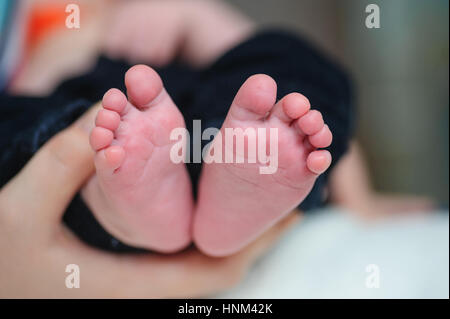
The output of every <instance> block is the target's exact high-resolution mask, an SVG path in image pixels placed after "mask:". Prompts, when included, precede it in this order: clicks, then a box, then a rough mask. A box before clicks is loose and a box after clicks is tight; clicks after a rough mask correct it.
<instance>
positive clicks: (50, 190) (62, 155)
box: [2, 108, 95, 224]
mask: <svg viewBox="0 0 450 319" xmlns="http://www.w3.org/2000/svg"><path fill="white" fill-rule="evenodd" d="M93 109H94V108H92V109H91V110H90V111H88V112H87V113H86V114H85V115H83V117H82V118H80V119H79V120H78V121H77V122H75V123H74V124H72V125H71V126H70V127H69V128H67V129H65V130H64V131H62V132H60V133H58V134H57V135H55V136H54V137H53V138H52V139H51V140H49V141H48V142H47V143H46V144H45V145H44V146H43V147H42V148H41V149H40V150H39V151H38V152H37V153H36V154H35V155H34V156H33V158H32V159H31V160H30V161H29V162H28V163H27V165H26V166H25V167H24V168H23V169H22V171H20V172H19V174H18V175H17V176H16V177H14V178H13V179H12V180H11V181H10V182H9V183H8V184H7V185H6V186H5V187H4V189H3V190H2V196H3V195H5V196H6V198H7V199H8V201H10V202H11V203H13V205H14V207H15V212H16V213H19V214H24V215H25V214H28V215H30V216H23V217H26V218H30V219H38V220H39V223H40V224H41V223H42V222H54V221H58V222H59V220H60V217H61V215H62V213H63V212H64V210H65V208H66V206H67V205H68V204H69V202H70V201H71V199H72V198H73V196H74V195H75V193H76V192H77V191H78V190H79V188H80V187H81V185H82V184H83V182H85V180H86V179H87V178H88V177H89V176H90V175H91V174H92V173H93V171H94V165H93V152H92V150H91V148H90V146H89V141H88V134H89V133H88V132H89V124H88V123H89V121H90V123H93V122H94V120H93V116H94V113H95V112H94V110H93Z"/></svg>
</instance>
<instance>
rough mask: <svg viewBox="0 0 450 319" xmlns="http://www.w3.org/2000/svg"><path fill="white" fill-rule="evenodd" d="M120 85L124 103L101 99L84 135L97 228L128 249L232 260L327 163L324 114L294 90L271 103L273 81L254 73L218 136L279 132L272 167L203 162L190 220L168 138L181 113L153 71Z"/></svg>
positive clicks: (116, 96) (118, 97) (182, 173)
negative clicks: (232, 131)
mask: <svg viewBox="0 0 450 319" xmlns="http://www.w3.org/2000/svg"><path fill="white" fill-rule="evenodd" d="M125 84H126V87H127V93H128V100H127V98H126V96H125V95H124V94H123V93H121V92H120V91H119V90H117V89H111V90H109V91H108V92H107V93H106V94H105V96H104V98H103V101H102V104H103V109H102V110H100V111H99V113H98V115H97V118H96V122H95V124H96V127H95V128H94V129H93V131H92V132H91V136H90V141H91V145H92V148H93V149H94V150H95V151H96V155H95V166H96V171H97V174H96V177H95V178H93V179H91V181H90V182H89V184H88V185H87V186H86V188H85V189H84V191H83V195H84V198H85V199H86V201H87V203H88V204H89V206H90V207H91V209H92V210H93V212H94V214H95V215H96V217H97V218H98V220H99V221H100V223H101V224H102V225H103V226H104V227H105V228H106V229H107V230H108V231H109V232H110V233H111V234H113V235H114V236H116V237H117V238H119V239H120V240H122V241H124V242H125V243H127V244H130V245H133V246H138V247H143V248H147V249H151V250H155V251H158V252H164V253H170V252H175V251H178V250H181V249H183V248H184V247H186V246H187V245H188V244H189V243H190V242H191V241H192V238H193V239H194V241H195V243H196V245H197V246H198V247H199V248H200V249H201V250H202V251H203V252H204V253H206V254H208V255H211V256H225V255H230V254H233V253H235V252H237V251H239V250H240V249H242V248H243V247H244V246H246V245H247V244H249V243H250V242H251V241H253V240H254V239H256V238H257V237H258V236H259V235H260V234H261V233H262V232H264V231H265V230H266V229H268V228H269V227H270V226H272V225H273V224H275V223H276V222H277V221H278V220H279V219H281V218H282V217H284V216H285V215H286V214H287V213H289V212H290V211H291V210H292V209H294V208H295V207H296V206H297V205H298V204H299V203H300V202H301V201H302V200H303V199H304V198H305V197H306V195H307V194H308V193H309V192H310V190H311V188H312V186H313V184H314V181H315V179H316V178H317V176H318V175H319V174H321V173H323V172H324V171H325V170H326V169H327V168H328V167H329V165H330V163H331V156H330V154H329V152H328V151H324V150H317V148H323V147H327V146H329V145H330V144H331V141H332V134H331V132H330V130H329V128H328V126H326V125H325V124H324V122H323V119H322V115H321V114H320V113H319V112H318V111H315V110H310V105H309V102H308V100H307V99H306V98H305V97H304V96H303V95H301V94H299V93H291V94H289V95H287V96H285V97H284V98H282V99H281V100H280V101H278V103H275V99H276V83H275V81H274V80H273V79H271V78H270V77H269V76H267V75H255V76H252V77H250V78H249V79H248V80H247V81H246V82H245V83H244V84H243V85H242V87H241V89H240V90H239V92H238V93H237V95H236V97H235V99H234V102H233V104H232V106H231V108H230V110H229V114H228V116H227V118H226V120H225V122H224V126H223V127H222V131H223V130H224V128H227V127H229V128H236V127H240V128H243V129H245V128H248V127H253V128H259V127H265V128H278V137H279V143H278V153H279V158H278V166H279V167H278V170H277V172H276V173H275V174H273V175H261V174H260V173H259V170H258V168H259V164H249V163H246V164H225V163H221V164H214V163H213V164H204V167H203V173H202V178H201V182H200V186H199V187H200V188H199V199H198V203H197V208H196V212H195V216H194V217H193V200H192V192H191V183H190V181H189V178H188V175H187V171H186V169H185V167H184V164H182V163H181V164H174V163H173V162H172V161H171V160H170V149H171V147H172V146H173V145H174V143H176V142H177V141H171V140H170V139H169V136H170V132H171V131H172V129H174V128H179V127H185V124H184V120H183V118H182V115H181V113H180V112H179V110H178V109H177V107H176V106H175V104H174V103H173V101H172V100H171V99H170V97H169V95H168V94H167V92H166V91H165V89H164V88H163V85H162V81H161V79H160V77H159V76H158V74H156V72H155V71H154V70H153V69H151V68H149V67H147V66H143V65H138V66H134V67H132V68H131V69H130V70H129V71H128V72H127V74H126V76H125ZM267 114H268V115H267ZM223 136H225V135H223ZM267 139H269V136H268V137H267ZM191 225H193V230H191Z"/></svg>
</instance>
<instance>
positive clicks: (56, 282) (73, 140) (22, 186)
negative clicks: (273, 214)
mask: <svg viewBox="0 0 450 319" xmlns="http://www.w3.org/2000/svg"><path fill="white" fill-rule="evenodd" d="M95 114H96V110H95V108H93V109H92V110H91V111H90V112H88V113H87V114H86V115H85V116H84V117H83V118H81V119H80V120H79V121H77V122H76V123H75V124H73V125H72V126H71V127H69V128H68V129H66V130H64V131H63V132H61V133H59V134H58V135H56V136H55V137H54V138H52V139H51V140H50V141H49V142H48V143H47V144H45V145H44V146H43V147H42V148H41V149H40V150H39V152H38V153H37V154H36V155H35V156H34V157H33V158H32V159H31V160H30V161H29V163H28V164H27V165H26V166H25V167H24V168H23V169H22V171H21V172H20V173H19V174H18V175H17V176H16V177H15V178H14V179H12V180H11V181H10V182H9V183H8V184H7V185H5V186H4V187H3V188H2V189H1V190H0V253H1V258H0V298H5V297H6V298H29V297H34V298H36V297H37V298H79V297H82V298H110V297H112V298H115V297H117V298H119V297H120V298H127V297H135V298H141V297H142V298H146V297H157V298H158V297H195V296H206V295H208V294H210V293H216V292H219V291H221V290H224V289H226V288H228V287H230V286H232V285H234V284H236V283H237V282H239V280H240V279H241V278H242V276H243V275H244V274H245V272H246V270H247V269H248V267H249V266H250V265H251V264H252V262H253V261H254V260H255V259H256V258H258V257H259V256H261V255H262V254H263V253H264V252H265V251H266V250H267V249H268V248H269V247H270V246H271V244H273V242H274V241H275V240H276V239H277V238H278V236H279V235H280V234H281V233H282V232H283V231H284V230H285V229H286V228H287V227H288V226H289V225H291V224H292V223H294V222H295V221H296V219H297V217H296V216H295V215H292V216H290V217H289V218H287V219H285V220H283V221H282V222H280V223H279V224H278V225H277V226H275V227H273V228H272V229H271V230H269V231H268V232H267V233H266V234H265V235H264V236H262V237H261V238H260V239H259V240H258V241H256V242H255V243H253V244H252V245H250V246H249V247H247V248H246V249H245V250H243V251H241V252H239V253H238V254H236V255H233V256H230V257H227V258H210V257H207V256H204V255H202V254H201V253H199V252H198V251H196V250H190V251H187V252H183V253H180V254H176V255H171V256H164V255H157V254H140V255H133V254H127V255H118V254H112V253H107V252H104V251H100V250H97V249H94V248H92V247H89V246H87V245H85V244H84V243H82V242H81V241H79V240H78V238H77V237H76V236H75V235H74V234H72V233H71V232H70V230H69V229H67V228H66V227H65V226H64V225H63V224H62V221H61V220H62V215H63V213H64V211H65V208H66V207H67V205H68V204H69V202H70V201H71V199H72V197H73V196H74V194H75V193H76V192H77V191H78V190H79V189H80V188H81V187H82V185H83V183H84V182H85V181H86V180H87V179H88V178H89V177H90V176H91V175H92V174H93V172H94V166H93V160H92V157H93V154H92V151H91V149H90V146H89V143H88V132H89V129H90V125H91V123H94V120H93V117H94V116H95ZM69 264H75V265H77V266H78V267H79V276H80V287H79V288H67V287H66V277H67V276H69V275H70V274H69V273H66V266H67V265H69Z"/></svg>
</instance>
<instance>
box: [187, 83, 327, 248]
mask: <svg viewBox="0 0 450 319" xmlns="http://www.w3.org/2000/svg"><path fill="white" fill-rule="evenodd" d="M276 92H277V86H276V83H275V81H274V80H273V79H272V78H270V77H269V76H267V75H262V74H259V75H254V76H252V77H250V78H249V79H248V80H247V81H246V82H245V83H244V84H243V85H242V87H241V88H240V90H239V92H238V93H237V95H236V97H235V99H234V101H233V103H232V105H231V108H230V110H229V112H228V116H227V118H226V120H225V122H224V124H223V126H222V128H221V132H222V138H223V136H224V135H225V133H224V129H225V128H238V127H239V128H242V129H244V130H245V129H246V128H248V127H253V128H266V130H267V131H268V129H269V128H278V170H277V171H276V172H275V173H274V174H272V175H263V174H260V173H259V169H258V168H259V166H260V164H258V163H255V164H251V163H248V162H247V163H243V164H236V163H234V164H220V163H211V164H206V163H205V164H204V165H203V171H202V177H201V181H200V185H199V198H198V206H197V209H196V212H195V217H194V227H193V236H194V241H195V243H196V245H197V246H198V247H199V248H200V249H201V250H202V251H203V252H204V253H206V254H208V255H211V256H226V255H230V254H233V253H235V252H237V251H239V250H240V249H242V248H243V247H244V246H245V245H247V244H249V243H250V242H251V241H253V240H254V239H256V238H257V237H258V236H259V235H260V234H261V233H262V232H264V231H265V230H267V229H268V228H270V227H271V226H272V225H273V224H274V223H276V222H277V221H278V220H279V219H281V218H282V217H284V216H285V215H286V214H288V213H289V212H290V211H292V209H294V208H295V207H296V206H297V205H298V204H300V203H301V202H302V201H303V199H304V198H305V197H306V196H307V195H308V194H309V192H310V191H311V188H312V187H313V185H314V182H315V180H316V178H317V176H318V175H319V174H321V173H323V172H324V171H325V170H326V169H327V168H328V167H329V165H330V163H331V155H330V153H329V152H328V151H325V150H317V149H318V148H324V147H328V146H329V145H330V144H331V142H332V134H331V131H330V129H329V128H328V126H327V125H325V124H324V121H323V119H322V115H321V114H320V112H318V111H316V110H311V109H310V104H309V101H308V100H307V98H305V97H304V96H303V95H301V94H299V93H291V94H288V95H286V96H285V97H283V98H282V99H281V100H280V101H278V102H277V103H276ZM267 138H269V137H267ZM222 143H224V142H222Z"/></svg>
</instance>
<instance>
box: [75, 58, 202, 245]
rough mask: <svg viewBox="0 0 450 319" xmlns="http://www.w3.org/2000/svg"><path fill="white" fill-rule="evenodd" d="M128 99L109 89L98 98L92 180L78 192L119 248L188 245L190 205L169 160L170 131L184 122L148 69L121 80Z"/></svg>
mask: <svg viewBox="0 0 450 319" xmlns="http://www.w3.org/2000/svg"><path fill="white" fill-rule="evenodd" d="M125 85H126V87H127V94H128V100H127V97H126V96H125V95H124V94H123V93H122V92H120V91H119V90H117V89H111V90H109V91H108V92H106V94H105V95H104V97H103V100H102V104H103V109H102V110H100V111H99V112H98V114H97V118H96V121H95V125H96V126H95V128H94V129H93V130H92V132H91V136H90V143H91V146H92V148H93V149H94V151H96V155H95V167H96V176H95V178H94V179H92V180H91V181H90V182H89V184H88V185H87V187H86V188H85V189H84V191H83V195H84V197H85V199H86V201H87V203H88V205H89V206H91V209H92V211H93V212H94V214H95V216H96V217H97V218H98V220H99V221H100V223H101V224H102V225H103V226H104V227H105V228H106V229H107V230H108V231H109V232H110V233H111V234H112V235H114V236H116V237H117V238H119V239H120V240H122V241H124V242H125V243H127V244H129V245H133V246H137V247H142V248H147V249H151V250H155V251H159V252H164V253H170V252H175V251H178V250H181V249H183V248H184V247H186V246H187V245H188V244H189V243H190V242H191V231H190V227H191V221H192V212H193V200H192V192H191V183H190V180H189V176H188V174H187V171H186V168H185V166H184V164H183V163H181V164H174V163H173V162H172V161H171V160H170V156H169V155H170V149H171V147H172V145H173V143H174V141H171V140H170V139H169V136H170V132H171V131H172V129H174V128H178V127H185V124H184V119H183V116H182V115H181V113H180V111H179V110H178V108H177V107H176V106H175V104H174V103H173V101H172V99H171V98H170V96H169V95H168V94H167V92H166V90H165V89H164V87H163V84H162V81H161V78H160V77H159V75H158V74H157V73H156V72H155V71H154V70H153V69H151V68H149V67H147V66H143V65H137V66H134V67H132V68H131V69H130V70H129V71H128V72H127V73H126V75H125Z"/></svg>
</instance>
